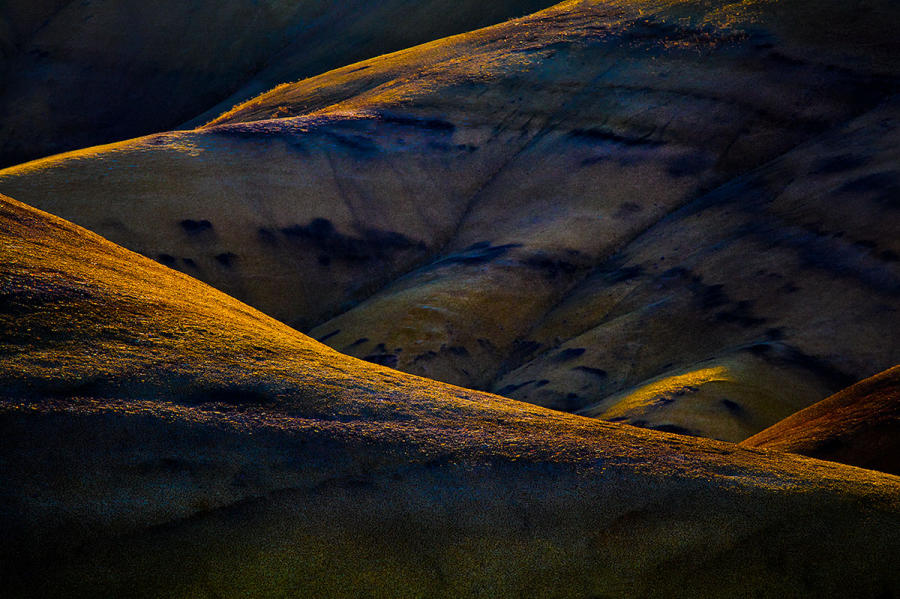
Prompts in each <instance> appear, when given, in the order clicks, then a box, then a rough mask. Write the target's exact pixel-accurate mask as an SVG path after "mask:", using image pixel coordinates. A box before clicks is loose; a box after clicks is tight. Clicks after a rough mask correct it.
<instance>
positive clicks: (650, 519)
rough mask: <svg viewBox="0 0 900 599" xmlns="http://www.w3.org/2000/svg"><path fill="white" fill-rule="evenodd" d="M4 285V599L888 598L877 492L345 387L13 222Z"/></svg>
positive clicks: (346, 379) (199, 306) (210, 300)
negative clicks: (291, 597) (287, 598)
mask: <svg viewBox="0 0 900 599" xmlns="http://www.w3.org/2000/svg"><path fill="white" fill-rule="evenodd" d="M0 275H2V277H0V281H2V282H3V287H2V296H0V340H2V341H0V342H2V344H3V345H2V352H3V355H4V356H6V358H5V359H4V360H3V361H2V362H0V388H2V389H3V390H4V394H5V398H4V399H3V400H2V401H0V434H2V438H3V440H4V441H3V443H2V445H0V468H2V472H0V474H2V476H3V479H4V484H3V485H2V487H0V531H2V534H3V538H4V543H3V545H2V548H0V555H2V558H0V568H2V570H0V574H2V576H3V580H4V593H5V596H7V597H81V596H84V597H97V596H126V595H127V596H131V597H182V596H217V597H276V596H284V595H285V593H291V594H295V595H302V596H328V597H358V596H360V594H362V593H366V594H367V595H368V596H372V597H414V596H423V595H425V596H446V597H475V596H485V595H488V596H492V597H512V596H523V595H525V596H541V597H596V596H604V595H607V596H609V595H612V596H635V597H637V596H656V597H706V596H709V597H733V596H735V595H736V594H740V595H746V594H748V593H749V594H755V593H760V594H761V593H775V594H777V595H779V596H822V597H843V596H848V594H851V593H852V594H853V596H858V597H883V596H886V595H890V594H892V593H894V594H896V593H898V592H900V575H898V573H897V569H896V567H895V563H893V561H894V560H893V559H892V558H891V557H890V556H894V555H897V552H898V551H900V535H898V534H896V533H897V531H898V530H900V503H898V498H900V479H898V478H896V477H893V476H889V475H884V474H879V473H874V472H871V471H867V470H861V469H855V468H851V467H847V466H843V465H837V464H828V463H825V462H820V461H817V460H812V459H809V458H803V457H797V456H789V455H786V454H779V453H777V452H761V451H750V450H746V449H741V448H739V447H737V446H735V445H730V444H725V443H720V442H715V441H710V440H701V439H691V438H688V437H680V436H676V435H668V434H665V433H659V432H653V431H646V430H641V429H636V428H632V427H628V426H623V425H616V424H609V423H604V422H600V421H597V420H591V419H586V418H581V417H578V416H573V415H567V414H563V413H558V412H552V411H549V410H545V409H543V408H540V407H537V406H533V405H529V404H524V403H519V402H516V401H513V400H508V399H504V398H501V397H497V396H493V395H489V394H485V393H479V392H476V391H468V390H465V389H461V388H458V387H453V386H450V385H445V384H441V383H436V382H433V381H428V380H425V379H420V378H417V377H414V376H411V375H406V374H402V373H398V372H396V371H391V370H388V369H385V368H382V367H379V366H377V365H372V364H368V363H365V362H361V361H358V360H355V359H353V358H349V357H346V356H342V355H340V354H337V353H336V352H334V351H333V350H331V349H329V348H327V347H325V346H323V345H321V344H319V343H317V342H315V341H313V340H311V339H309V338H308V337H305V336H303V335H301V334H299V333H297V332H295V331H293V330H291V329H289V328H287V327H286V326H284V325H282V324H280V323H278V322H277V321H274V320H272V319H270V318H268V317H266V316H264V315H262V314H260V313H259V312H257V311H255V310H253V309H252V308H249V307H247V306H245V305H243V304H241V303H240V302H237V301H236V300H233V299H231V298H229V297H227V296H225V295H223V294H222V293H220V292H217V291H215V290H213V289H211V288H209V287H207V286H205V285H203V284H202V283H199V282H197V281H195V280H193V279H191V278H189V277H187V276H185V275H182V274H179V273H175V272H174V271H171V270H169V269H166V268H164V267H162V266H160V265H158V264H156V263H154V262H152V261H150V260H148V259H146V258H143V257H140V256H138V255H136V254H132V253H130V252H128V251H126V250H124V249H122V248H119V247H117V246H115V245H113V244H111V243H109V242H107V241H105V240H103V239H102V238H100V237H98V236H96V235H93V234H91V233H88V232H87V231H85V230H83V229H80V228H78V227H76V226H73V225H71V224H69V223H67V222H65V221H62V220H60V219H57V218H55V217H52V216H50V215H48V214H46V213H42V212H39V211H36V210H33V209H31V208H28V207H26V206H24V205H23V204H20V203H18V202H15V201H13V200H10V199H7V198H2V199H0ZM810 547H815V551H810Z"/></svg>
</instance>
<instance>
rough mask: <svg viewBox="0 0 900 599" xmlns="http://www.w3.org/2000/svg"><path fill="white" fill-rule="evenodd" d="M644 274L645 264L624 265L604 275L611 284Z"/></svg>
mask: <svg viewBox="0 0 900 599" xmlns="http://www.w3.org/2000/svg"><path fill="white" fill-rule="evenodd" d="M642 274H644V267H643V266H640V265H636V266H623V267H622V268H617V269H615V270H612V271H609V272H608V273H606V274H605V275H604V280H605V281H606V282H607V283H609V284H614V283H622V282H624V281H630V280H632V279H636V278H638V277H639V276H641V275H642Z"/></svg>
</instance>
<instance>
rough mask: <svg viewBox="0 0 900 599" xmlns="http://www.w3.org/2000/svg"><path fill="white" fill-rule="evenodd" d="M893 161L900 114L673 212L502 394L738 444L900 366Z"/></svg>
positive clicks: (605, 274)
mask: <svg viewBox="0 0 900 599" xmlns="http://www.w3.org/2000/svg"><path fill="white" fill-rule="evenodd" d="M898 148H900V103H898V102H897V101H896V100H892V101H890V102H888V103H886V104H885V105H884V106H882V107H880V108H879V109H876V110H873V111H871V112H870V113H867V114H866V115H864V116H863V117H860V118H859V119H856V120H854V121H852V122H851V123H849V124H847V125H846V126H844V127H841V128H839V129H838V130H836V131H834V132H832V133H829V134H828V135H826V136H823V137H822V138H821V139H819V140H817V141H816V142H815V143H810V144H806V145H804V146H803V147H801V148H798V149H797V150H795V151H793V152H791V153H789V154H787V155H786V156H784V157H783V158H780V159H779V160H777V161H775V162H773V163H772V164H770V165H768V166H766V167H765V168H764V169H761V170H760V171H758V172H756V173H754V174H752V175H751V176H747V177H744V178H741V179H739V180H737V181H735V182H733V183H731V184H729V185H726V186H724V187H722V188H720V189H718V190H716V191H715V192H713V193H711V194H709V195H707V196H705V197H703V198H701V199H699V200H698V201H696V202H693V203H691V204H689V205H687V206H686V207H685V208H684V209H682V210H679V211H676V212H674V213H673V214H671V215H670V216H669V217H667V218H666V219H664V220H662V221H661V222H660V223H658V224H657V225H655V226H654V227H652V228H651V229H649V230H648V231H646V232H645V233H643V234H642V235H641V236H640V237H638V238H637V239H636V240H634V241H633V242H632V243H630V244H629V245H628V246H626V247H625V248H624V249H623V250H622V251H620V252H619V253H618V254H616V255H615V256H613V257H612V258H611V259H610V260H609V261H608V262H607V263H606V264H604V265H602V266H601V267H600V268H598V269H597V270H596V271H595V272H594V273H592V274H591V275H590V276H588V277H587V278H585V279H584V280H583V281H582V282H581V283H580V284H579V285H578V286H577V287H576V288H574V289H573V290H572V291H571V292H570V293H569V295H568V297H566V298H565V300H564V301H562V302H561V303H560V304H559V305H558V306H557V307H556V308H555V309H554V310H553V311H552V312H550V313H549V314H548V315H547V316H545V317H544V319H543V320H542V321H541V323H540V324H539V325H538V326H536V327H535V328H534V329H533V330H532V331H530V333H529V337H528V345H529V346H530V347H532V348H534V349H533V353H534V355H535V357H534V358H533V359H532V360H530V361H528V362H527V363H525V364H524V365H522V366H520V367H519V368H517V369H515V370H513V371H512V372H510V373H508V374H506V375H505V376H504V377H502V378H501V379H500V380H499V381H498V382H497V383H496V384H495V389H498V390H499V389H504V388H506V389H510V388H514V389H515V391H514V392H513V393H510V395H512V396H514V397H516V398H518V399H523V400H525V401H531V402H534V403H538V404H541V405H548V406H553V407H566V406H567V405H572V406H573V407H575V408H581V407H582V406H584V404H585V399H584V398H585V396H586V397H587V398H595V401H596V402H597V403H594V404H593V405H591V406H590V407H588V408H587V409H585V412H584V413H586V414H590V415H594V416H598V417H601V418H607V419H624V420H626V421H629V422H632V423H644V424H649V425H651V426H655V427H666V428H668V429H669V430H678V431H679V432H688V433H691V434H701V435H703V436H711V437H717V438H722V439H728V440H734V441H737V440H741V439H743V438H746V437H747V436H749V435H751V434H753V433H755V432H758V431H759V430H761V429H760V428H759V427H760V425H763V428H764V427H765V425H764V423H765V422H769V423H774V422H776V421H777V420H780V419H781V418H784V417H786V416H788V415H790V414H791V413H793V412H795V411H796V410H797V409H799V408H801V407H804V406H805V405H809V403H810V401H814V400H815V399H816V395H818V398H822V397H826V396H827V395H828V394H829V393H830V392H834V391H836V390H837V389H840V388H843V387H845V386H847V385H849V384H850V383H852V382H854V381H856V380H859V379H860V378H863V377H865V376H868V375H870V374H872V372H873V371H874V372H877V371H879V370H883V369H885V368H888V367H890V366H892V365H893V364H894V363H896V362H897V361H898V360H900V345H898V344H897V342H896V336H895V335H894V334H891V333H886V332H889V331H898V330H900V313H898V311H897V300H898V297H900V262H898V256H900V203H898V200H900V171H898V170H897V165H898V164H900V151H898ZM563 358H565V359H563ZM573 371H576V374H578V375H579V376H580V384H581V387H578V386H577V385H578V379H576V378H574V377H573ZM577 371H580V372H577ZM648 377H656V381H655V382H654V383H652V384H651V385H650V387H651V388H649V389H648V388H647V387H646V386H645V382H644V381H645V380H646V379H647V378H648ZM535 381H544V383H543V384H541V385H537V384H535ZM570 393H576V394H577V395H578V396H577V397H572V396H569V395H568V394H570ZM613 393H615V395H613ZM698 412H706V414H707V417H706V418H705V419H704V418H699V419H698V418H697V417H696V414H697V413H698ZM779 415H780V417H779ZM672 427H675V428H672Z"/></svg>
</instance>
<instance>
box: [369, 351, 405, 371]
mask: <svg viewBox="0 0 900 599" xmlns="http://www.w3.org/2000/svg"><path fill="white" fill-rule="evenodd" d="M363 360H365V361H366V362H371V363H372V364H380V365H381V366H387V367H388V368H395V367H396V366H397V362H398V359H397V356H395V355H393V354H372V355H369V356H366V357H364V358H363Z"/></svg>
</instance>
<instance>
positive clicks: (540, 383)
mask: <svg viewBox="0 0 900 599" xmlns="http://www.w3.org/2000/svg"><path fill="white" fill-rule="evenodd" d="M549 384H550V381H549V380H547V379H541V380H539V381H538V382H536V383H535V384H534V386H535V387H546V386H547V385H549Z"/></svg>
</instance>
